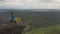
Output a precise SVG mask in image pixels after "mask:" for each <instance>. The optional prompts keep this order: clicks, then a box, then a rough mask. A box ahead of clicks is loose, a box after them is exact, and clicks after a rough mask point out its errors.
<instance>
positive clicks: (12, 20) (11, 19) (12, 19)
mask: <svg viewBox="0 0 60 34" xmlns="http://www.w3.org/2000/svg"><path fill="white" fill-rule="evenodd" d="M10 17H11V18H10V22H14V18H15V17H14V15H13V12H11V16H10Z"/></svg>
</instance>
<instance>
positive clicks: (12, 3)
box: [0, 0, 60, 9]
mask: <svg viewBox="0 0 60 34" xmlns="http://www.w3.org/2000/svg"><path fill="white" fill-rule="evenodd" d="M2 8H7V9H8V8H13V9H60V0H0V9H2Z"/></svg>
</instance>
